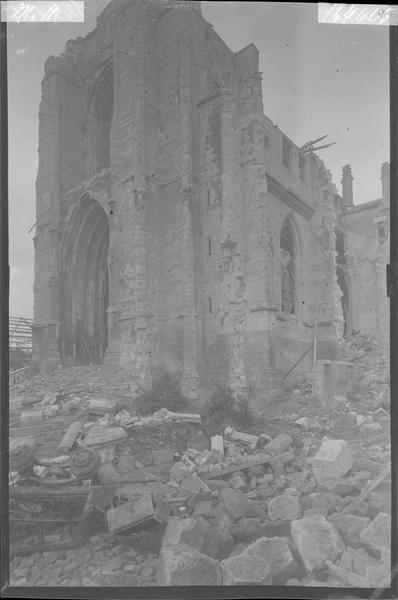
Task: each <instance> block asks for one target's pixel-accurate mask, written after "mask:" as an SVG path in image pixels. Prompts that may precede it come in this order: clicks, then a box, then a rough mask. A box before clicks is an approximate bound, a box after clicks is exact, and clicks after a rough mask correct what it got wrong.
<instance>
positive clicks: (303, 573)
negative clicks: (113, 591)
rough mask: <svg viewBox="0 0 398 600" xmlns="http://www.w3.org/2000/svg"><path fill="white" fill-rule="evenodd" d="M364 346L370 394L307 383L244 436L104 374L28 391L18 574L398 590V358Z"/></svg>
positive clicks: (115, 581) (364, 382) (19, 463)
mask: <svg viewBox="0 0 398 600" xmlns="http://www.w3.org/2000/svg"><path fill="white" fill-rule="evenodd" d="M356 344H357V345H356V346H355V347H354V345H352V346H351V347H350V346H349V345H347V347H346V351H351V359H352V358H353V356H352V355H353V354H355V352H357V353H358V354H359V355H360V359H359V360H358V362H361V363H362V364H363V365H365V366H364V367H363V368H364V369H366V370H367V376H366V377H364V378H362V379H361V380H360V385H359V387H358V389H357V390H356V391H355V393H351V394H350V395H347V397H335V398H334V399H333V402H332V406H328V407H327V409H326V408H325V404H324V402H323V399H322V398H315V397H313V395H312V393H311V390H310V388H309V387H308V385H307V384H306V382H302V383H301V384H300V385H297V386H294V387H293V388H292V389H290V390H287V391H286V393H285V395H284V396H283V398H281V399H280V402H279V403H278V404H273V405H272V406H270V407H268V410H267V416H264V415H259V414H258V415H255V418H254V419H251V423H252V424H251V425H250V427H247V428H245V430H243V429H239V428H238V427H237V424H236V422H235V421H234V420H233V419H230V422H228V415H227V411H226V410H224V412H222V411H221V412H222V418H220V419H218V420H217V419H213V420H209V418H208V415H209V412H208V407H207V409H206V410H205V411H203V414H202V416H200V415H198V414H197V413H195V411H194V410H192V406H191V407H189V406H187V410H179V411H170V410H168V408H166V407H163V408H161V409H160V410H154V412H152V413H151V414H143V413H144V412H146V411H143V410H141V411H138V410H137V406H138V405H139V403H138V402H137V403H136V404H135V402H134V398H135V397H136V389H135V387H134V385H133V384H132V383H131V382H129V381H123V379H122V378H121V377H117V376H116V377H114V378H113V380H110V379H109V377H106V376H105V373H104V372H103V371H102V370H101V369H100V368H94V367H81V368H70V369H58V370H57V371H55V372H54V373H52V374H51V375H48V376H43V377H39V376H36V377H34V378H33V379H32V380H31V381H28V382H26V383H24V384H20V385H19V386H17V388H16V389H14V390H12V397H11V405H10V408H11V411H10V412H11V424H10V428H11V430H10V435H11V439H12V440H13V441H12V447H11V451H10V459H11V463H10V464H11V473H10V485H11V487H10V517H11V542H12V558H11V565H10V567H11V568H10V570H11V584H12V585H24V586H53V585H56V586H144V585H250V584H264V585H270V584H278V585H285V584H287V585H320V586H332V587H333V586H336V587H349V586H354V587H383V586H389V583H390V521H391V517H390V513H391V507H390V490H391V476H390V469H389V468H388V465H389V464H390V444H389V427H390V422H389V410H388V404H387V392H386V390H387V387H388V384H389V382H388V376H386V374H387V373H388V361H386V359H385V358H383V357H382V356H380V355H377V350H376V351H375V349H374V348H370V349H369V348H368V347H366V348H365V349H361V347H359V349H358V345H359V346H360V343H358V340H357V341H356ZM375 352H376V353H375ZM372 353H373V354H372ZM354 359H355V357H354ZM372 369H373V370H372ZM375 381H376V382H378V383H379V387H378V388H377V386H375ZM224 404H225V403H224ZM141 408H142V406H141ZM153 408H156V406H153ZM224 408H225V407H224ZM206 411H207V412H206ZM328 411H329V412H328ZM220 414H221V413H220ZM206 415H207V417H206ZM76 423H78V425H76ZM65 434H66V435H65ZM29 440H30V441H29ZM32 457H33V458H32ZM34 457H36V458H34ZM65 490H67V491H66V492H65ZM31 520H33V521H36V523H31V522H30V521H31ZM40 520H41V521H42V524H41V526H40V527H39V526H38V523H39V521H40Z"/></svg>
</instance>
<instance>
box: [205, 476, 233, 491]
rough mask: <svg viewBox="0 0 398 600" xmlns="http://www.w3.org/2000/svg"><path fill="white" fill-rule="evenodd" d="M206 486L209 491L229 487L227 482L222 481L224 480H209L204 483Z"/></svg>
mask: <svg viewBox="0 0 398 600" xmlns="http://www.w3.org/2000/svg"><path fill="white" fill-rule="evenodd" d="M206 484H207V485H208V487H209V488H210V490H211V491H218V490H223V489H225V488H229V487H231V486H230V485H229V483H228V482H227V481H224V479H209V480H208V481H206Z"/></svg>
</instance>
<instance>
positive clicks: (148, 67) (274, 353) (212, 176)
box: [33, 0, 342, 399]
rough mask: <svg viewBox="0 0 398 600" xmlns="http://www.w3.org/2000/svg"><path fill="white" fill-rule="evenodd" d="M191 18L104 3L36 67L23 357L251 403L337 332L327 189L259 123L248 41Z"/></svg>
mask: <svg viewBox="0 0 398 600" xmlns="http://www.w3.org/2000/svg"><path fill="white" fill-rule="evenodd" d="M191 8H192V9H181V8H180V9H177V8H170V7H167V5H166V4H162V3H160V2H151V1H149V0H148V1H141V0H135V1H132V0H127V1H126V0H114V1H113V2H111V3H110V4H109V6H108V7H107V8H106V9H105V10H104V11H103V12H102V13H101V15H100V17H99V18H98V20H97V28H96V29H95V30H94V31H93V32H91V33H90V34H89V35H87V36H86V37H85V38H78V39H76V40H71V41H69V42H68V43H67V45H66V50H65V52H64V54H62V55H61V56H60V57H59V58H54V57H50V58H49V59H48V60H47V62H46V65H45V76H44V79H43V83H42V100H41V105H40V129H39V171H38V177H37V228H36V235H35V238H34V244H35V285H34V298H35V302H34V327H33V332H34V338H33V346H34V350H33V352H34V356H33V361H34V363H35V364H36V365H40V366H42V367H45V368H51V367H53V366H56V365H57V364H61V363H62V364H64V365H74V364H88V363H91V362H93V363H104V364H105V365H110V366H112V365H122V366H126V367H127V368H128V369H130V372H131V377H132V378H133V379H134V380H135V381H137V383H142V384H144V385H149V384H150V382H151V379H152V377H153V376H154V375H155V374H156V373H157V372H158V371H159V370H160V369H167V370H169V371H171V372H174V373H176V374H178V376H179V377H180V380H181V382H182V385H183V389H184V391H185V393H186V394H188V395H190V396H191V397H195V396H196V394H197V393H198V390H199V389H200V388H201V387H203V386H205V385H207V384H208V383H209V382H210V381H212V380H217V381H219V382H221V383H224V384H227V385H230V386H232V387H233V388H234V389H235V390H236V391H241V392H242V393H245V392H247V390H248V389H249V388H250V389H251V390H253V392H254V394H255V395H256V396H257V397H259V398H260V399H261V397H262V395H263V396H264V394H265V393H266V392H267V390H269V389H271V388H272V387H273V386H275V385H276V383H275V382H278V380H280V377H281V375H283V374H284V373H285V372H287V371H288V369H289V367H290V366H292V365H293V364H294V362H295V361H296V360H297V359H298V358H299V357H300V355H301V354H303V352H304V351H305V350H306V348H307V347H308V346H309V344H311V342H312V340H313V337H314V331H315V324H317V328H316V330H317V332H318V333H317V335H318V340H319V341H318V353H319V357H320V358H333V347H334V342H335V341H336V340H337V339H338V338H339V337H341V335H342V311H341V301H340V297H341V292H340V288H339V286H338V283H337V278H336V257H335V232H334V230H335V220H336V213H335V209H334V195H335V194H336V188H335V186H334V184H333V183H332V181H331V176H330V173H329V172H328V171H327V170H326V169H325V167H324V165H323V163H322V161H320V160H319V159H318V158H317V157H316V156H315V155H314V154H309V155H307V154H303V153H302V152H301V151H300V150H299V148H298V147H297V146H295V145H294V144H293V143H292V142H291V141H290V140H289V139H288V138H287V137H286V136H285V135H283V133H282V132H281V131H280V130H279V129H278V127H276V126H274V125H273V124H272V123H271V121H270V120H269V119H268V118H267V117H266V116H264V113H263V98H262V77H261V73H260V72H259V66H258V59H259V57H258V51H257V49H256V48H255V46H253V45H249V46H248V47H246V48H244V49H243V50H241V51H239V52H237V53H234V52H232V51H231V50H230V49H229V48H228V47H227V46H226V44H225V43H224V42H223V41H222V40H221V38H220V37H219V36H218V35H217V34H216V33H215V31H214V30H213V28H212V26H211V25H210V24H209V23H207V22H206V21H205V20H204V19H203V17H202V15H201V11H200V3H192V5H191ZM311 360H312V357H311V355H308V356H307V357H306V358H305V359H304V360H303V361H302V363H300V366H299V369H301V370H302V371H303V372H305V371H306V370H307V371H308V370H309V368H310V366H311Z"/></svg>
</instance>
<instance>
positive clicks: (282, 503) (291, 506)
mask: <svg viewBox="0 0 398 600" xmlns="http://www.w3.org/2000/svg"><path fill="white" fill-rule="evenodd" d="M268 516H269V518H270V519H271V521H277V520H280V519H281V520H283V521H293V520H294V519H299V518H300V516H301V508H300V503H299V499H298V497H297V496H291V495H289V494H283V495H281V496H275V498H272V499H271V500H270V501H269V503H268Z"/></svg>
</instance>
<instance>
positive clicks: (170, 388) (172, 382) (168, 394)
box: [135, 373, 188, 415]
mask: <svg viewBox="0 0 398 600" xmlns="http://www.w3.org/2000/svg"><path fill="white" fill-rule="evenodd" d="M135 406H136V408H137V410H138V412H139V413H140V414H141V415H148V414H150V413H153V412H156V411H158V410H160V409H161V408H167V409H168V410H171V411H176V412H178V411H186V410H187V408H188V404H187V399H186V398H185V396H184V395H183V394H182V392H181V388H180V385H179V383H178V380H177V379H176V378H175V377H174V376H173V375H171V374H170V373H161V374H160V375H159V376H158V377H157V378H156V379H155V380H154V381H153V383H152V387H151V389H149V390H142V391H141V392H139V394H138V396H137V398H136V400H135Z"/></svg>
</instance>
